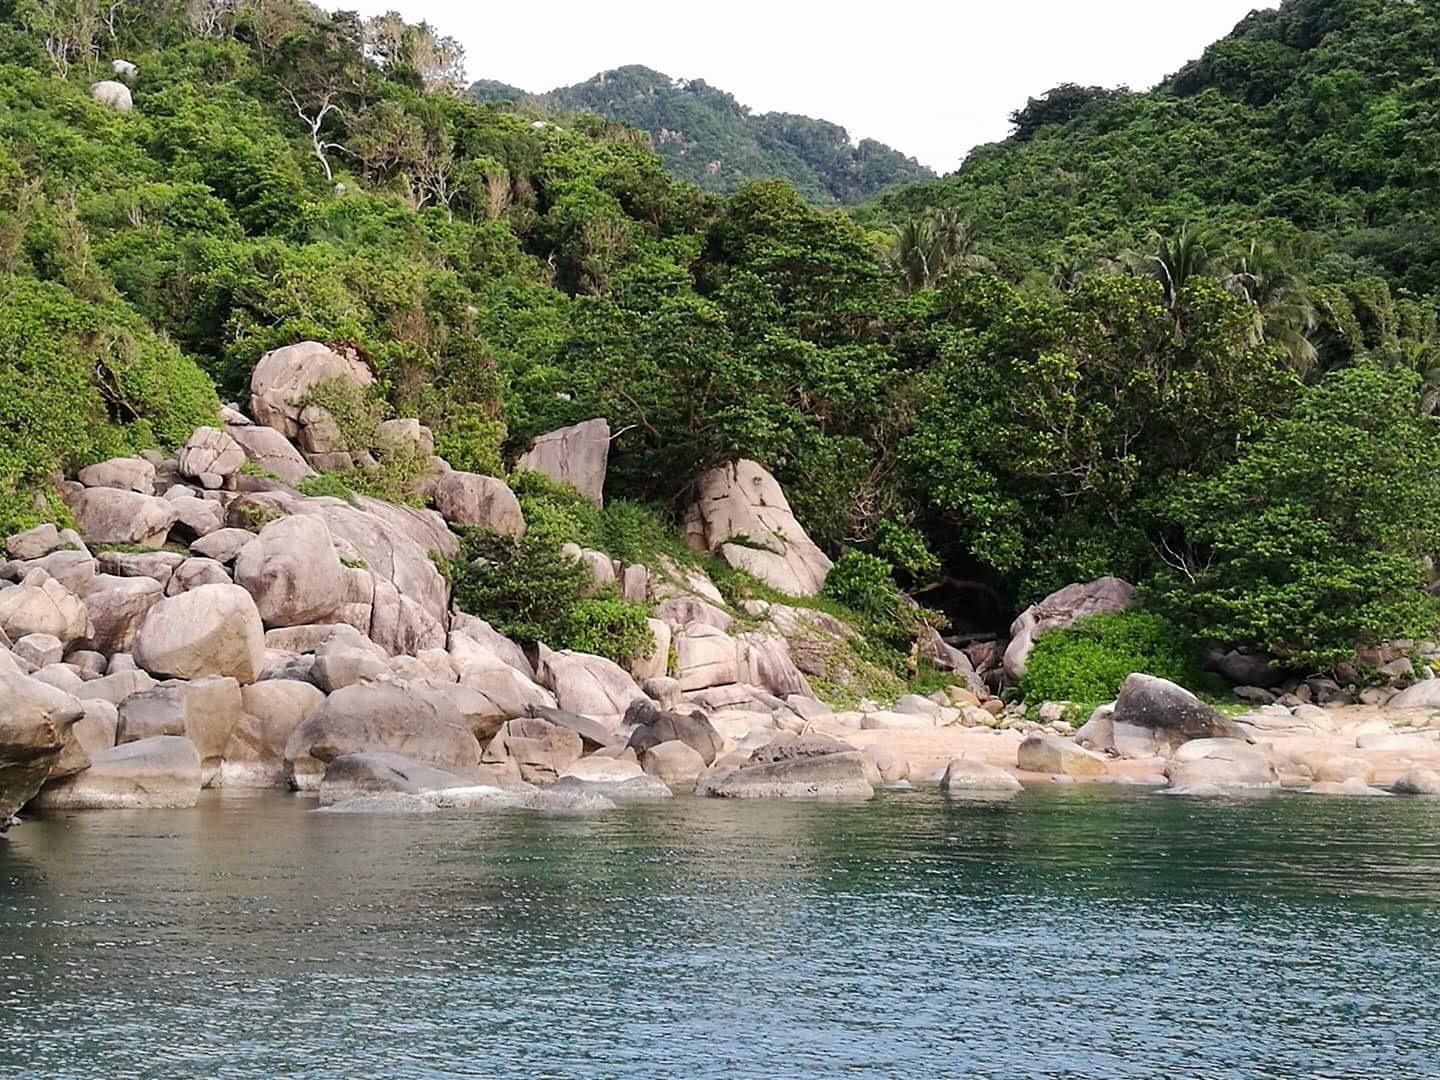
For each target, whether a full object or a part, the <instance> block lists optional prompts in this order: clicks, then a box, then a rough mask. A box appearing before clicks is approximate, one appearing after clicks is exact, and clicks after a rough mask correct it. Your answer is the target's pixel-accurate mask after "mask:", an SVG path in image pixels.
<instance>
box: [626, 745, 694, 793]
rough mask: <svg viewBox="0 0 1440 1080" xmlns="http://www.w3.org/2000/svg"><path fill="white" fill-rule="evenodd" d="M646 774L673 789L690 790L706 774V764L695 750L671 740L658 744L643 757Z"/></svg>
mask: <svg viewBox="0 0 1440 1080" xmlns="http://www.w3.org/2000/svg"><path fill="white" fill-rule="evenodd" d="M641 761H642V763H643V765H644V769H645V774H646V775H647V776H653V777H654V778H655V779H656V780H659V781H660V782H661V783H662V784H665V785H666V786H667V787H672V788H688V787H691V786H693V785H694V783H695V781H696V780H698V779H699V778H700V776H701V774H703V773H704V772H705V767H706V762H705V759H704V758H703V757H701V756H700V755H699V753H697V752H696V750H695V748H694V747H692V746H689V745H687V744H686V743H683V742H681V741H680V740H679V739H671V740H670V741H669V742H662V743H656V744H655V745H654V746H652V747H650V748H649V749H647V750H646V751H645V753H644V754H643V755H642V758H641Z"/></svg>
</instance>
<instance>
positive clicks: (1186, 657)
mask: <svg viewBox="0 0 1440 1080" xmlns="http://www.w3.org/2000/svg"><path fill="white" fill-rule="evenodd" d="M1196 656H1197V650H1196V647H1195V643H1194V641H1193V640H1192V639H1191V637H1190V636H1189V635H1188V634H1186V633H1185V632H1184V631H1183V630H1181V629H1180V627H1178V626H1177V625H1176V624H1175V623H1173V622H1170V621H1169V620H1168V619H1166V618H1164V617H1163V616H1160V615H1156V614H1153V613H1152V612H1148V611H1124V612H1118V613H1116V614H1106V615H1091V616H1089V617H1087V618H1084V619H1080V620H1078V621H1077V622H1076V623H1075V624H1074V625H1073V626H1069V627H1066V628H1064V629H1061V630H1051V631H1050V632H1049V633H1046V634H1041V635H1040V637H1039V638H1037V639H1036V641H1035V648H1034V651H1033V652H1031V654H1030V658H1029V660H1027V661H1026V664H1025V674H1024V675H1023V676H1022V677H1021V679H1020V689H1021V692H1022V693H1023V694H1024V695H1025V697H1026V699H1027V700H1029V701H1069V702H1073V703H1075V704H1076V705H1080V706H1087V707H1089V706H1094V705H1098V704H1100V703H1101V702H1104V701H1114V700H1115V695H1116V694H1118V693H1119V692H1120V685H1121V683H1123V682H1124V681H1125V678H1126V676H1128V675H1130V674H1132V673H1133V672H1137V671H1138V672H1143V673H1145V674H1146V675H1156V676H1159V677H1160V678H1162V679H1169V680H1170V681H1171V682H1175V683H1179V684H1180V685H1181V686H1187V687H1191V688H1193V689H1197V690H1198V689H1200V688H1202V687H1204V686H1205V685H1207V679H1206V677H1205V674H1204V672H1202V671H1201V670H1200V667H1199V664H1198V663H1197V661H1196Z"/></svg>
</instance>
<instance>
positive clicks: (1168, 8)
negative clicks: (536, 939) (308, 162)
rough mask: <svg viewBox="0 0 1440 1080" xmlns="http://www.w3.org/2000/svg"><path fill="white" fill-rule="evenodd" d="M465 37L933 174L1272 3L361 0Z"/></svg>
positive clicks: (484, 66)
mask: <svg viewBox="0 0 1440 1080" xmlns="http://www.w3.org/2000/svg"><path fill="white" fill-rule="evenodd" d="M328 2H329V3H331V4H334V5H335V6H337V7H338V6H344V7H358V9H359V10H360V11H361V12H362V13H363V14H366V15H371V14H377V13H380V12H383V11H387V10H398V11H400V13H401V14H402V15H404V16H405V17H406V19H407V20H409V21H411V22H418V21H420V20H421V19H424V20H427V21H429V22H430V23H431V24H433V25H434V26H435V27H436V28H437V29H438V30H440V32H442V33H445V34H450V35H453V36H454V37H456V38H459V39H460V41H461V42H463V43H464V45H465V50H466V54H467V58H468V66H469V69H470V77H471V79H478V78H488V79H498V80H500V81H501V82H506V83H510V84H512V85H514V86H519V87H521V88H522V89H525V90H529V91H532V92H537V93H538V92H541V91H545V90H551V89H554V88H555V87H557V86H567V85H570V84H571V83H576V82H581V81H583V80H585V79H588V78H589V77H590V76H592V75H594V74H596V73H597V72H600V71H604V70H607V69H609V68H615V67H620V66H622V65H624V64H644V65H646V66H647V67H652V68H655V69H657V70H659V71H663V72H665V73H666V74H669V75H672V76H675V77H677V78H703V79H705V81H706V82H708V83H710V84H711V85H713V86H717V87H720V88H721V89H724V90H728V91H729V92H731V93H732V94H734V95H735V97H736V98H738V99H739V100H740V102H741V103H743V104H745V105H749V106H750V107H751V108H752V109H753V110H754V111H756V112H770V111H781V112H792V113H802V114H805V115H808V116H815V117H819V118H821V119H825V120H831V121H833V122H835V123H838V124H842V125H844V127H846V128H847V129H848V130H849V132H850V135H851V137H852V138H855V139H859V138H865V137H868V138H874V139H879V140H880V141H881V142H885V143H889V144H890V145H891V146H893V147H895V148H896V149H898V150H901V151H903V152H904V153H906V154H909V155H912V156H914V157H917V158H919V159H920V161H922V162H924V163H925V164H926V165H929V166H931V167H932V168H934V169H936V170H937V171H939V172H949V171H951V170H953V169H954V168H955V167H956V166H957V165H959V163H960V161H961V160H962V159H963V158H964V156H965V154H966V153H967V152H968V151H969V150H970V148H971V147H973V146H975V145H977V144H980V143H984V142H991V141H993V140H996V139H1001V138H1004V137H1005V135H1006V133H1007V131H1008V128H1009V124H1008V122H1007V119H1006V117H1007V116H1008V115H1009V113H1010V111H1011V110H1012V109H1015V108H1018V107H1019V106H1021V105H1023V104H1024V103H1025V99H1026V98H1027V97H1029V96H1032V95H1039V94H1041V93H1043V92H1044V91H1045V90H1048V89H1049V88H1050V87H1052V86H1054V85H1056V84H1057V83H1062V82H1076V83H1081V84H1085V85H1091V84H1095V85H1101V86H1116V85H1121V84H1124V85H1128V86H1131V87H1132V88H1135V89H1144V88H1148V87H1150V86H1152V85H1154V84H1155V83H1156V82H1158V81H1159V80H1160V79H1162V78H1164V77H1165V76H1166V75H1168V74H1170V73H1171V72H1173V71H1175V70H1176V69H1177V68H1179V67H1180V66H1181V65H1182V64H1184V63H1185V62H1186V61H1187V60H1191V59H1194V58H1195V57H1197V56H1199V55H1200V53H1201V51H1202V50H1203V49H1204V47H1205V46H1206V45H1208V44H1209V43H1210V42H1212V41H1214V40H1215V39H1217V38H1220V37H1223V36H1224V35H1225V34H1227V33H1229V32H1230V30H1231V29H1232V28H1233V27H1234V25H1235V23H1236V22H1238V21H1239V20H1240V19H1241V18H1243V17H1244V16H1245V15H1246V14H1247V13H1248V12H1249V11H1250V10H1252V9H1253V8H1257V7H1273V6H1275V4H1274V2H1273V0H1269V2H1267V0H1198V2H1195V3H1187V4H1174V3H1165V2H1163V0H1009V2H1008V3H1003V2H1002V3H976V2H974V0H968V2H967V0H958V2H950V3H944V2H942V0H888V2H882V3H879V4H876V3H873V2H871V3H865V4H863V5H862V4H846V3H844V2H843V0H841V2H835V0H830V2H827V3H820V2H816V0H721V2H719V3H707V4H703V5H702V4H698V3H695V2H694V0H599V2H597V0H543V2H540V3H499V4H495V3H474V4H456V3H454V2H450V3H446V2H444V0H389V2H385V0H358V2H357V0H351V2H350V3H343V0H342V3H339V4H337V3H336V0H328Z"/></svg>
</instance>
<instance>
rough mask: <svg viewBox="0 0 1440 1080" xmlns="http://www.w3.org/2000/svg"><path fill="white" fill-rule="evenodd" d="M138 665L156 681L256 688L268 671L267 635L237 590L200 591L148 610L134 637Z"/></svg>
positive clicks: (252, 606) (223, 587) (244, 594)
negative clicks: (207, 678)
mask: <svg viewBox="0 0 1440 1080" xmlns="http://www.w3.org/2000/svg"><path fill="white" fill-rule="evenodd" d="M134 656H135V663H136V664H138V665H139V666H140V667H141V668H143V669H144V670H145V671H148V672H149V673H150V674H152V675H163V676H168V677H170V678H176V679H195V678H199V677H200V676H202V675H228V676H230V677H232V678H234V679H237V680H239V681H240V682H241V683H252V682H254V681H255V680H256V679H257V678H258V677H259V675H260V672H261V670H262V669H263V667H264V665H265V629H264V627H263V626H262V625H261V623H260V613H259V612H258V611H257V610H255V601H254V600H252V599H251V598H250V594H249V593H248V592H246V591H245V590H244V589H242V588H241V587H240V586H238V585H201V586H200V587H199V588H197V589H192V590H191V591H190V592H186V593H181V594H180V595H179V596H171V597H167V598H165V599H164V600H161V601H160V602H159V603H158V604H156V605H155V606H154V607H152V608H151V609H150V611H149V612H148V613H147V614H146V616H145V621H144V623H143V624H142V625H141V627H140V633H139V634H137V635H136V637H135V649H134Z"/></svg>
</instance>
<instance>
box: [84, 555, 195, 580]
mask: <svg viewBox="0 0 1440 1080" xmlns="http://www.w3.org/2000/svg"><path fill="white" fill-rule="evenodd" d="M184 561H185V556H184V555H182V554H181V553H180V552H178V551H102V552H101V553H100V555H99V557H98V558H97V559H96V560H95V565H96V567H97V568H98V569H99V571H100V572H101V573H102V574H107V575H109V576H110V577H117V578H142V577H143V578H151V579H152V580H154V581H158V582H159V583H160V587H161V588H164V587H165V586H166V585H168V584H170V577H171V575H172V574H174V573H175V568H176V567H177V566H179V565H180V564H181V563H182V562H184ZM92 587H93V586H92Z"/></svg>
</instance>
